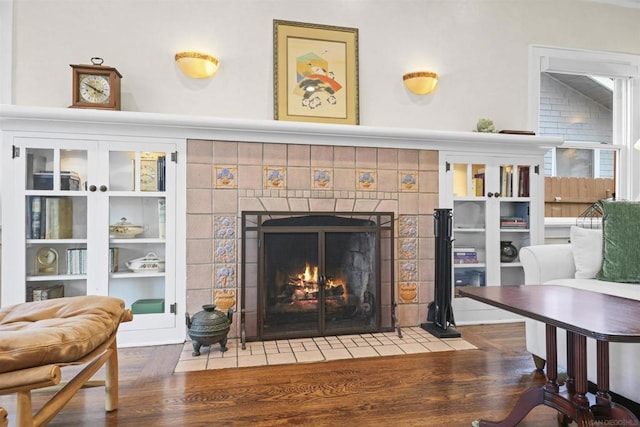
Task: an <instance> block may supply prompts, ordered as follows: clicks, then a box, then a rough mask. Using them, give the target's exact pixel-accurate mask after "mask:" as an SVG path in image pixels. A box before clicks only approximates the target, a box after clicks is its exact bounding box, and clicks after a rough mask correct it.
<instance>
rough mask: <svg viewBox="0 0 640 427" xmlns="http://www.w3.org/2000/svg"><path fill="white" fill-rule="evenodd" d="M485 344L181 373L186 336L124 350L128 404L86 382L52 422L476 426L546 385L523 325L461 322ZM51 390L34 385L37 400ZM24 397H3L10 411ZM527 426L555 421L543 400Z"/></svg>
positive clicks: (465, 332) (123, 389)
mask: <svg viewBox="0 0 640 427" xmlns="http://www.w3.org/2000/svg"><path fill="white" fill-rule="evenodd" d="M458 329H459V331H460V332H461V333H462V336H463V338H464V339H465V340H467V341H469V342H470V343H472V344H474V345H475V346H477V347H478V350H461V351H453V352H438V353H422V354H415V355H403V356H389V357H376V358H369V359H351V360H341V361H330V362H322V363H310V364H296V365H277V366H262V367H255V368H251V367H249V368H236V369H224V370H213V371H198V372H185V373H176V374H174V373H173V372H172V371H173V368H174V366H175V364H176V362H177V360H178V357H179V355H180V351H181V349H182V345H169V346H160V347H143V348H126V349H121V350H120V352H119V355H120V404H119V409H118V410H117V411H115V412H112V413H105V412H104V410H103V402H104V400H103V397H104V390H103V389H102V388H92V389H86V390H81V391H80V392H79V393H78V394H77V395H76V396H75V397H74V398H73V399H72V400H71V401H70V402H69V404H68V405H67V407H66V408H65V409H63V411H62V412H61V413H60V414H58V416H57V417H56V418H54V419H53V421H52V422H51V424H50V425H51V426H71V425H73V426H92V427H93V426H172V427H175V426H190V427H193V426H204V425H217V426H235V425H240V426H242V425H251V426H281V425H287V426H292V425H295V426H298V425H304V426H333V427H336V426H342V425H347V424H349V425H353V426H382V425H384V426H386V425H392V426H394V427H396V426H470V425H471V422H472V421H473V420H474V419H477V418H486V419H491V420H499V419H502V418H504V417H505V416H506V415H507V414H508V412H509V411H510V409H511V408H512V406H513V405H514V404H515V402H516V400H517V398H518V396H519V394H520V393H522V392H523V391H524V390H525V389H527V388H528V387H531V386H534V385H541V384H543V382H544V377H543V375H542V374H541V373H539V372H536V371H535V370H534V367H533V362H532V360H531V356H530V354H528V353H527V352H526V350H525V346H524V324H522V323H511V324H501V325H480V326H464V327H459V328H458ZM44 395H45V393H34V407H35V408H38V407H40V405H41V404H42V401H43V400H44ZM13 405H15V399H14V398H13V397H8V396H0V406H4V407H5V408H7V409H8V410H9V411H10V416H11V411H12V408H13V407H14V406H13ZM520 425H521V426H525V427H526V426H529V427H530V426H553V425H556V421H555V411H553V410H552V409H550V408H546V407H538V408H535V409H534V410H533V411H532V412H530V413H529V415H528V416H527V417H526V418H525V420H524V422H523V423H521V424H520Z"/></svg>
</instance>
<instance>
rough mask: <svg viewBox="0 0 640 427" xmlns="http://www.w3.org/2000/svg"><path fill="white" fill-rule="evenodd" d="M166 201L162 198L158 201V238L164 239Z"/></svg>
mask: <svg viewBox="0 0 640 427" xmlns="http://www.w3.org/2000/svg"><path fill="white" fill-rule="evenodd" d="M166 204H167V201H166V199H164V198H161V199H158V237H159V238H161V239H164V238H165V237H166V230H167V211H166Z"/></svg>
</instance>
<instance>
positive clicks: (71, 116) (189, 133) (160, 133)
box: [0, 104, 563, 155]
mask: <svg viewBox="0 0 640 427" xmlns="http://www.w3.org/2000/svg"><path fill="white" fill-rule="evenodd" d="M25 129H29V130H30V131H32V132H37V131H39V130H42V131H43V132H44V131H46V132H49V133H50V132H61V133H64V132H70V131H73V132H74V133H76V134H77V133H78V132H82V131H83V130H86V132H87V133H89V134H94V135H95V134H96V132H99V133H100V134H103V135H141V136H146V137H158V138H163V137H164V138H184V139H205V140H227V141H237V142H263V143H264V142H267V143H286V144H305V145H336V146H355V147H358V146H361V147H379V148H409V149H426V150H446V151H463V152H466V151H482V152H486V153H497V154H505V153H508V154H510V155H513V154H517V153H524V152H526V153H532V152H539V153H544V152H546V151H548V150H549V149H551V148H553V147H556V146H558V145H560V144H562V142H563V141H562V139H561V138H556V137H540V136H530V135H512V134H497V133H478V132H450V131H434V130H426V129H408V128H392V127H376V126H355V125H335V124H319V123H303V122H286V121H277V120H245V119H227V118H217V117H205V116H185V115H172V114H158V113H140V112H127V111H103V110H88V109H72V108H51V107H29V106H17V105H7V104H2V105H0V130H2V131H17V130H25Z"/></svg>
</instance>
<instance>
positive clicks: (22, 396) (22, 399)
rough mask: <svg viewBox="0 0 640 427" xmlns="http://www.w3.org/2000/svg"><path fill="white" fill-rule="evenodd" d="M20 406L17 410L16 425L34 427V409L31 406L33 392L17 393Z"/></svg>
mask: <svg viewBox="0 0 640 427" xmlns="http://www.w3.org/2000/svg"><path fill="white" fill-rule="evenodd" d="M17 398H18V406H17V408H16V425H19V426H20V427H22V426H25V427H31V426H33V407H32V405H31V392H30V391H29V390H26V391H19V392H18V393H17Z"/></svg>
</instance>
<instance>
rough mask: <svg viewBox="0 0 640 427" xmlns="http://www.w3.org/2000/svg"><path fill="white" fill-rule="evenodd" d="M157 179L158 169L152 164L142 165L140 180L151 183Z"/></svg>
mask: <svg viewBox="0 0 640 427" xmlns="http://www.w3.org/2000/svg"><path fill="white" fill-rule="evenodd" d="M155 180H156V170H155V168H153V167H152V166H149V165H142V167H141V168H140V181H141V182H142V183H143V184H151V183H152V182H154V181H155Z"/></svg>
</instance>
